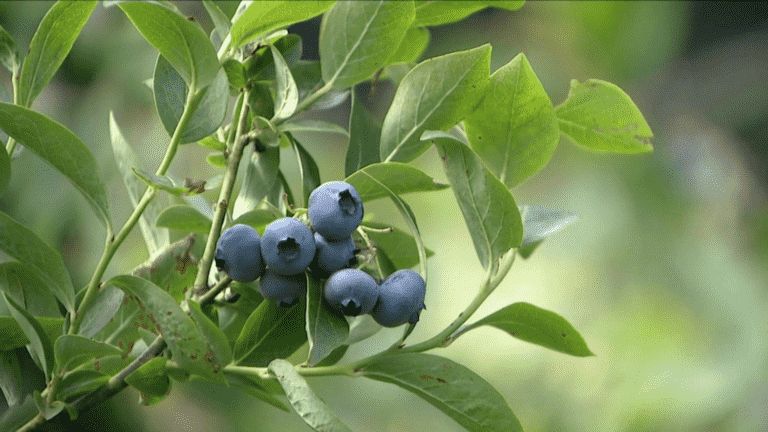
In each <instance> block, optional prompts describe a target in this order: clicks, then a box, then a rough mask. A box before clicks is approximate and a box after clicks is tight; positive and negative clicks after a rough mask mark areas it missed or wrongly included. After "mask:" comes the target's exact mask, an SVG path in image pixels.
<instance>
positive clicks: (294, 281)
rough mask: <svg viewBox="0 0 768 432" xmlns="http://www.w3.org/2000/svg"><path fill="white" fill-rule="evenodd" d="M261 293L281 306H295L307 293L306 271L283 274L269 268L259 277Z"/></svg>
mask: <svg viewBox="0 0 768 432" xmlns="http://www.w3.org/2000/svg"><path fill="white" fill-rule="evenodd" d="M259 293H261V296H262V297H264V298H265V299H270V300H274V301H276V302H277V305H278V306H280V307H289V306H293V305H295V304H296V303H298V302H299V299H301V297H302V296H304V295H306V293H307V276H306V275H305V274H304V273H299V274H295V275H282V274H280V273H277V272H275V271H273V270H272V269H267V271H266V272H264V276H262V277H261V279H259Z"/></svg>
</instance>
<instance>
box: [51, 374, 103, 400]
mask: <svg viewBox="0 0 768 432" xmlns="http://www.w3.org/2000/svg"><path fill="white" fill-rule="evenodd" d="M109 379H110V376H109V375H106V374H104V373H102V372H97V371H94V370H90V369H78V370H75V371H72V372H70V373H68V374H66V375H64V377H62V379H61V381H59V386H58V387H57V388H56V395H57V396H58V397H60V398H62V399H63V400H68V399H73V398H75V397H77V396H80V395H83V394H86V393H90V392H92V391H94V390H96V389H98V388H100V387H103V386H106V385H107V383H108V382H109Z"/></svg>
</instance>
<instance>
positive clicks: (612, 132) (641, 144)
mask: <svg viewBox="0 0 768 432" xmlns="http://www.w3.org/2000/svg"><path fill="white" fill-rule="evenodd" d="M555 113H557V119H558V121H559V122H560V132H562V133H563V134H565V135H567V136H568V137H569V138H571V139H572V140H573V141H574V142H575V143H576V144H578V145H580V146H582V147H586V148H588V149H591V150H596V151H602V152H611V153H646V152H649V151H652V150H653V144H652V143H651V139H652V138H653V132H651V127H650V126H648V123H647V122H646V121H645V118H643V114H642V113H641V112H640V110H639V109H638V108H637V105H635V103H634V102H632V99H630V98H629V95H627V94H626V93H625V92H624V91H623V90H622V89H620V88H619V87H618V86H616V85H615V84H611V83H609V82H606V81H601V80H597V79H589V80H587V81H585V82H584V83H583V84H582V83H580V82H578V81H577V80H571V90H570V91H569V92H568V98H566V100H565V102H563V103H561V104H560V105H558V106H557V107H555Z"/></svg>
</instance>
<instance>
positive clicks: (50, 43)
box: [3, 1, 96, 135]
mask: <svg viewBox="0 0 768 432" xmlns="http://www.w3.org/2000/svg"><path fill="white" fill-rule="evenodd" d="M95 6H96V2H95V1H59V2H56V3H55V4H54V5H53V6H51V8H50V9H49V10H48V12H47V13H46V14H45V16H44V17H43V20H42V21H40V25H39V26H38V27H37V30H36V31H35V35H34V36H32V41H31V42H30V43H29V53H28V54H27V57H26V58H25V59H24V65H23V66H22V68H21V76H20V77H19V105H21V106H25V107H29V106H32V102H33V101H34V100H35V98H36V97H37V95H39V94H40V92H41V91H42V90H43V88H44V87H45V86H46V85H47V84H48V82H49V81H50V80H51V78H53V76H54V75H55V74H56V71H57V70H59V66H61V63H62V62H64V58H65V57H67V54H69V51H70V50H71V49H72V45H73V44H74V43H75V39H77V36H78V35H79V34H80V30H82V28H83V26H84V25H85V22H86V21H88V17H89V16H91V12H92V11H93V8H94V7H95ZM3 129H5V128H3ZM9 135H10V134H9Z"/></svg>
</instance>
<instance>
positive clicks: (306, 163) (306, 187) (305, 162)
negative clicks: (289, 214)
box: [286, 133, 321, 207]
mask: <svg viewBox="0 0 768 432" xmlns="http://www.w3.org/2000/svg"><path fill="white" fill-rule="evenodd" d="M286 136H287V137H288V140H289V141H290V142H291V144H293V149H294V151H295V152H296V158H298V160H299V174H300V175H301V185H302V189H303V194H302V195H303V196H304V205H306V206H307V207H309V194H311V193H312V191H313V190H315V189H316V188H317V187H318V186H320V183H321V181H320V169H318V168H317V163H315V159H313V158H312V155H311V154H309V152H308V151H307V150H306V149H305V148H304V146H302V145H301V144H300V143H299V142H298V141H297V140H296V139H295V138H293V136H291V134H290V133H288V134H286Z"/></svg>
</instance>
